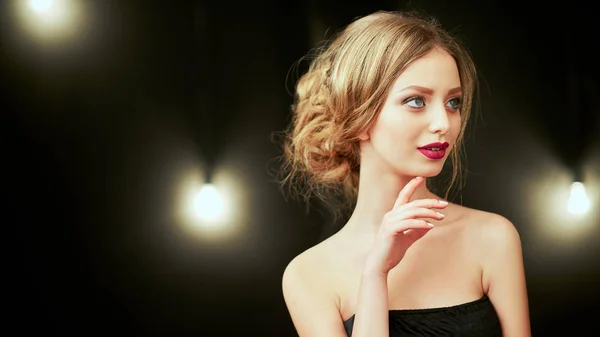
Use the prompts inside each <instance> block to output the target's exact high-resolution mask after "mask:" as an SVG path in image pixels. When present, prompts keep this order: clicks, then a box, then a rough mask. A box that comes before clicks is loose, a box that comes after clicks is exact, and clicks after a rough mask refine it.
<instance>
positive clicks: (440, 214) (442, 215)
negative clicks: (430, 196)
mask: <svg viewBox="0 0 600 337" xmlns="http://www.w3.org/2000/svg"><path fill="white" fill-rule="evenodd" d="M435 213H437V215H439V216H441V217H442V218H443V217H445V215H444V214H442V213H440V212H435Z"/></svg>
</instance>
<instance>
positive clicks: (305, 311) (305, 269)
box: [282, 239, 345, 336]
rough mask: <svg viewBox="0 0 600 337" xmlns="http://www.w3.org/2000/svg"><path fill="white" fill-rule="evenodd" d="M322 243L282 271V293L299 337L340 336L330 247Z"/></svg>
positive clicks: (326, 241) (341, 332) (324, 242)
mask: <svg viewBox="0 0 600 337" xmlns="http://www.w3.org/2000/svg"><path fill="white" fill-rule="evenodd" d="M331 245H332V241H331V240H329V239H328V240H325V241H323V242H321V243H319V244H317V245H315V246H313V247H311V248H309V249H307V250H306V251H304V252H302V253H301V254H299V255H298V256H296V257H295V258H294V259H293V260H292V261H291V262H290V263H289V264H288V265H287V267H286V268H285V271H284V273H283V277H282V291H283V297H284V300H285V304H286V306H287V309H288V311H289V313H290V316H291V318H292V321H293V323H294V326H295V327H296V329H297V331H298V334H299V335H300V336H314V335H328V336H343V335H344V334H345V330H344V326H343V322H342V319H341V316H340V314H339V297H338V296H337V292H335V291H334V286H333V283H332V281H331V280H332V277H331V274H332V271H331V268H329V267H328V266H330V265H332V263H331V255H330V254H329V252H330V247H331Z"/></svg>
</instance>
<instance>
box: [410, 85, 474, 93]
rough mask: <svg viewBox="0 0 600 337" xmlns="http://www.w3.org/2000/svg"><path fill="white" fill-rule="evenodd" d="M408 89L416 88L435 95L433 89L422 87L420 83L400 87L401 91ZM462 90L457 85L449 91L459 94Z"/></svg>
mask: <svg viewBox="0 0 600 337" xmlns="http://www.w3.org/2000/svg"><path fill="white" fill-rule="evenodd" d="M406 90H416V91H419V92H421V93H423V94H425V95H433V89H429V88H425V87H420V86H418V85H410V86H408V87H406V88H403V89H400V90H398V91H399V92H400V91H406ZM461 92H462V89H461V87H456V88H453V89H450V90H449V91H448V95H454V94H459V93H461Z"/></svg>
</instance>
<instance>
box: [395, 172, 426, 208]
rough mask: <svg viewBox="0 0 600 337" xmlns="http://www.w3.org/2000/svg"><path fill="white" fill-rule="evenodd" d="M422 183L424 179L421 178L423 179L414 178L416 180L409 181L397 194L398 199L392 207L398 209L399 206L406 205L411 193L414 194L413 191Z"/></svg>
mask: <svg viewBox="0 0 600 337" xmlns="http://www.w3.org/2000/svg"><path fill="white" fill-rule="evenodd" d="M423 181H425V178H423V177H416V178H414V179H412V180H411V181H409V182H408V184H406V185H405V186H404V188H402V190H400V193H399V194H398V198H397V199H396V202H395V203H394V207H398V206H399V205H403V204H406V203H407V202H408V201H409V200H410V197H412V195H413V193H415V191H416V190H417V187H419V185H421V183H423Z"/></svg>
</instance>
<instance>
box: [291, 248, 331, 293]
mask: <svg viewBox="0 0 600 337" xmlns="http://www.w3.org/2000/svg"><path fill="white" fill-rule="evenodd" d="M330 245H331V242H330V240H329V239H328V240H325V241H323V242H321V243H319V244H317V245H315V246H313V247H310V248H308V249H307V250H305V251H304V252H302V253H300V254H299V255H298V256H296V257H295V258H294V259H292V261H290V263H289V264H288V265H287V267H286V268H285V271H284V273H283V280H282V282H283V287H284V289H283V290H284V294H285V291H286V285H287V286H290V285H292V286H293V285H295V284H296V283H302V284H304V286H308V287H311V288H319V289H321V291H323V290H325V289H326V288H327V280H328V279H329V277H328V275H327V272H328V270H329V269H328V268H327V266H326V265H327V263H328V260H329V259H330V256H329V254H328V251H329V248H328V247H329V246H330Z"/></svg>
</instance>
